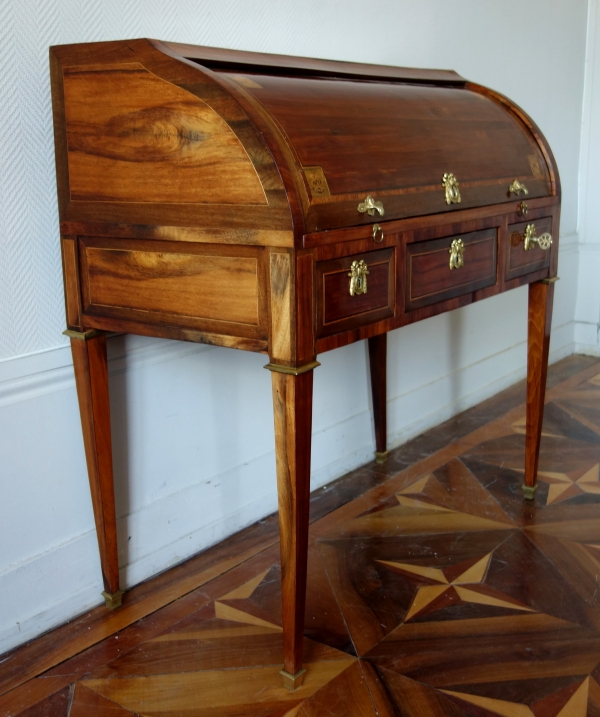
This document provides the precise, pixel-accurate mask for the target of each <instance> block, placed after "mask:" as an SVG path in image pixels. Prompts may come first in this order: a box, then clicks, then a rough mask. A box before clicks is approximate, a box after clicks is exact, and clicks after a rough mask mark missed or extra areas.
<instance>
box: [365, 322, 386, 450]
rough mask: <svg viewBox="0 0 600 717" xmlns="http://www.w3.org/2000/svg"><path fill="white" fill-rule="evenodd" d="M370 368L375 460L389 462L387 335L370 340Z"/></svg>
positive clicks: (373, 337)
mask: <svg viewBox="0 0 600 717" xmlns="http://www.w3.org/2000/svg"><path fill="white" fill-rule="evenodd" d="M368 341H369V367H370V369H371V392H372V395H373V418H374V421H375V448H376V451H375V460H376V461H377V463H385V461H386V460H387V456H388V452H387V334H380V335H379V336H372V337H371V338H370V339H369V340H368Z"/></svg>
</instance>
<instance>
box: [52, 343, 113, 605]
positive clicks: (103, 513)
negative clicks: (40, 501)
mask: <svg viewBox="0 0 600 717" xmlns="http://www.w3.org/2000/svg"><path fill="white" fill-rule="evenodd" d="M65 333H67V335H68V336H70V338H71V351H72V353H73V366H74V369H75V383H76V385H77V397H78V399H79V411H80V414H81V426H82V429H83V442H84V446H85V457H86V461H87V469H88V477H89V480H90V489H91V493H92V504H93V507H94V519H95V522H96V533H97V536H98V547H99V549H100V563H101V566H102V577H103V579H104V592H103V593H102V595H103V597H104V599H105V601H106V606H107V607H109V608H111V609H114V608H116V607H119V605H120V604H121V596H122V594H123V591H122V590H119V560H118V555H117V521H116V514H115V489H114V481H113V466H112V446H111V438H110V407H109V399H108V367H107V359H106V336H105V335H104V334H99V333H98V332H96V331H87V332H84V333H78V332H74V331H68V332H65Z"/></svg>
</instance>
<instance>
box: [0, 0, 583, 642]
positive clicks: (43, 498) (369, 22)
mask: <svg viewBox="0 0 600 717" xmlns="http://www.w3.org/2000/svg"><path fill="white" fill-rule="evenodd" d="M586 17H587V3H586V1H585V0H571V1H570V2H568V3H567V2H564V1H562V0H505V2H502V3H492V2H481V1H480V0H455V1H454V2H452V3H448V2H442V0H423V1H421V2H418V3H416V2H414V1H413V0H371V2H370V3H369V4H367V5H365V3H364V2H362V0H360V1H359V0H346V2H343V3H342V2H333V0H294V1H293V2H292V0H287V1H285V2H284V1H282V0H262V1H261V2H252V3H250V2H241V1H240V0H238V1H237V2H236V1H233V0H229V1H227V0H200V1H198V0H196V1H195V2H191V1H190V0H170V2H167V3H166V2H164V1H163V0H148V1H145V2H141V0H118V1H117V0H103V1H102V2H101V1H100V0H77V1H75V0H43V1H40V0H21V2H19V3H15V2H10V0H4V2H0V67H1V68H2V73H1V74H0V97H2V104H1V105H0V126H2V127H3V140H2V142H1V143H0V170H1V171H0V357H4V360H3V361H0V490H1V492H2V500H1V502H0V652H2V651H3V650H5V649H8V648H9V647H11V646H13V645H16V644H19V643H20V642H23V641H25V640H26V639H29V638H31V637H33V636H35V635H37V634H39V633H40V632H42V631H43V630H45V629H48V628H50V627H52V626H54V625H56V624H58V623H60V622H62V621H64V620H66V619H68V618H69V617H71V616H73V615H75V614H77V613H79V612H81V611H83V610H85V609H86V608H88V607H90V606H93V605H95V604H98V603H99V601H100V598H99V595H100V591H101V589H102V586H101V579H100V570H99V562H98V553H97V547H96V541H95V534H94V531H93V519H92V510H91V503H90V497H89V490H88V487H87V478H86V473H85V463H84V456H83V447H82V441H81V433H80V428H79V422H78V421H79V418H78V412H77V405H76V397H75V390H74V385H73V379H72V366H71V359H70V355H69V350H68V348H67V347H66V345H65V340H64V338H63V337H62V336H61V331H62V329H63V328H64V313H63V304H62V283H61V275H60V274H61V270H60V261H59V244H58V221H57V215H56V208H55V185H54V168H53V148H52V130H51V114H50V98H49V86H48V71H47V48H48V46H49V45H51V44H57V43H67V42H82V41H91V40H105V39H116V38H123V37H139V36H150V37H156V38H159V39H166V40H179V41H182V42H192V43H198V44H209V45H216V46H222V47H231V48H239V49H248V50H259V51H266V52H280V53H287V54H303V55H308V56H317V57H328V58H334V59H346V60H356V61H365V62H376V63H387V64H396V65H408V66H417V67H418V66H422V67H441V68H452V69H455V70H457V71H458V72H459V73H461V74H463V75H464V76H465V77H467V78H469V79H472V80H474V81H477V82H480V83H482V84H485V85H488V86H490V87H493V88H494V89H496V90H499V91H500V92H503V93H505V94H506V95H508V96H509V97H511V98H513V99H514V100H516V101H517V102H518V103H519V104H520V105H521V106H522V107H523V108H524V109H525V110H526V111H527V112H529V113H530V114H531V115H532V116H533V117H534V118H535V120H536V121H537V122H538V124H539V125H540V127H541V129H542V130H543V131H544V132H545V134H546V136H547V138H548V140H549V141H550V144H551V146H552V147H553V150H554V152H555V154H556V157H557V161H558V164H559V168H560V171H561V177H562V182H563V190H564V195H563V220H562V232H561V233H562V238H561V252H560V260H559V272H560V275H561V278H562V281H561V282H560V283H559V284H558V285H557V292H556V300H555V301H556V308H555V315H554V333H553V339H552V348H551V350H552V355H551V360H557V359H559V358H562V357H563V356H566V355H568V354H570V353H572V352H573V350H574V335H573V331H574V322H573V317H574V312H575V297H576V286H577V272H578V254H577V246H578V237H577V216H578V206H577V184H578V173H579V162H578V158H579V152H580V146H579V142H580V130H581V120H582V114H581V111H582V110H581V108H582V98H583V79H584V58H585V41H586ZM586 236H588V235H587V234H586ZM590 236H591V234H590ZM586 241H588V240H587V239H586ZM526 299H527V292H526V289H519V290H516V291H514V292H510V293H509V294H506V295H503V296H500V297H495V298H493V299H490V300H488V301H486V302H481V303H479V304H477V305H474V306H471V307H467V308H465V309H462V310H460V311H457V312H454V313H452V314H448V315H444V316H439V317H436V318H434V319H431V320H428V321H425V322H422V323H420V324H417V325H413V326H410V327H406V328H405V329H402V330H400V331H398V332H396V333H395V334H393V335H391V337H390V371H389V396H390V403H389V434H390V441H391V444H392V445H398V444H399V443H400V442H402V441H404V440H406V439H407V438H409V437H411V436H413V435H416V434H417V433H419V432H421V431H422V430H424V429H425V428H427V427H429V426H432V425H435V424H437V423H439V422H440V421H442V420H444V419H446V418H447V417H449V416H451V415H452V414H454V413H456V412H457V411H459V410H461V409H463V408H466V407H467V406H469V405H472V404H474V403H476V402H477V401H479V400H481V399H483V398H485V397H487V396H489V395H491V394H493V393H495V392H496V391H498V390H500V389H502V388H504V387H505V386H507V385H509V384H511V383H512V382H514V381H516V380H517V379H519V378H521V377H522V376H523V375H524V372H525V343H524V342H525V325H526ZM109 343H110V346H109V351H110V357H111V360H110V371H111V401H112V409H113V414H114V417H115V420H114V445H115V471H116V483H117V503H118V514H119V516H120V517H119V531H120V537H121V565H122V579H123V582H124V584H125V585H132V584H133V583H135V582H137V581H139V580H142V579H144V578H145V577H147V576H149V575H151V574H152V573H154V572H156V571H159V570H162V569H165V568H167V567H168V566H170V565H172V564H173V563H175V562H177V561H179V560H181V559H183V558H185V557H187V556H189V555H190V554H191V553H193V552H195V551H198V550H200V549H202V548H204V547H206V546H208V545H210V544H211V543H213V542H215V541H217V540H219V539H221V538H223V537H224V536H226V535H228V534H230V533H231V532H233V531H235V530H237V529H239V528H241V527H243V526H245V525H247V524H249V523H251V522H253V521H255V520H257V519H259V518H260V517H262V516H264V515H266V514H268V513H269V512H272V511H273V510H274V509H275V506H276V494H275V461H274V456H273V438H272V410H271V398H270V378H269V374H268V372H267V371H264V370H263V369H262V368H261V367H262V366H263V365H264V363H265V362H266V361H265V358H264V357H261V356H260V355H255V354H247V353H242V352H237V351H231V350H226V349H219V348H211V347H206V346H198V345H193V344H184V343H176V342H169V341H159V340H150V339H141V338H137V337H116V338H113V339H111V340H110V341H109ZM320 360H321V362H322V367H321V368H319V369H318V370H317V371H316V372H315V406H314V439H313V440H314V449H313V487H317V486H319V485H322V484H324V483H326V482H328V481H329V480H331V479H332V478H335V477H337V476H339V475H341V474H342V473H344V472H345V471H347V470H349V469H351V468H353V467H355V466H357V465H360V464H362V463H364V462H366V461H368V460H370V458H371V456H372V453H371V452H372V450H373V448H374V446H373V431H372V426H371V414H370V399H369V396H368V391H367V383H368V381H367V362H366V352H365V346H364V344H362V343H361V344H355V345H353V346H350V347H347V348H345V349H341V350H338V351H335V352H332V353H329V354H325V355H323V356H321V357H320Z"/></svg>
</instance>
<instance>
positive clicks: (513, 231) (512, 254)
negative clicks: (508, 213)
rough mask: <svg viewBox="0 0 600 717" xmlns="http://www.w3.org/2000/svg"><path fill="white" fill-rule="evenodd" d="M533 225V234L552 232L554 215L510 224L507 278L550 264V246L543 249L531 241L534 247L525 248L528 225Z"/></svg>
mask: <svg viewBox="0 0 600 717" xmlns="http://www.w3.org/2000/svg"><path fill="white" fill-rule="evenodd" d="M528 226H533V227H534V229H533V230H532V232H533V235H534V236H535V237H536V238H539V237H540V236H541V235H542V234H552V217H543V218H542V219H532V220H530V221H525V222H519V223H518V224H509V225H508V236H507V237H506V238H507V241H506V279H507V281H508V280H509V279H516V278H517V277H518V276H523V275H524V274H531V273H532V272H533V271H539V270H540V269H546V268H547V267H548V266H549V265H550V248H549V247H548V249H541V248H540V247H539V244H538V243H537V242H530V246H531V247H532V248H530V249H527V250H525V235H526V232H527V227H528Z"/></svg>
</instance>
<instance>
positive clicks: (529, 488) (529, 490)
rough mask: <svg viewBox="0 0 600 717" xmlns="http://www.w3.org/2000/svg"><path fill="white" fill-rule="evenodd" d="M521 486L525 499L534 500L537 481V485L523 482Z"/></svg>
mask: <svg viewBox="0 0 600 717" xmlns="http://www.w3.org/2000/svg"><path fill="white" fill-rule="evenodd" d="M521 487H522V488H523V497H524V498H525V500H533V499H534V497H535V492H536V490H537V483H536V484H535V485H525V483H523V485H522V486H521Z"/></svg>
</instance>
